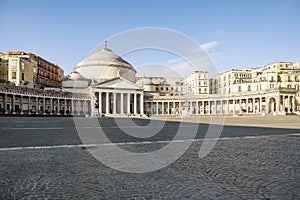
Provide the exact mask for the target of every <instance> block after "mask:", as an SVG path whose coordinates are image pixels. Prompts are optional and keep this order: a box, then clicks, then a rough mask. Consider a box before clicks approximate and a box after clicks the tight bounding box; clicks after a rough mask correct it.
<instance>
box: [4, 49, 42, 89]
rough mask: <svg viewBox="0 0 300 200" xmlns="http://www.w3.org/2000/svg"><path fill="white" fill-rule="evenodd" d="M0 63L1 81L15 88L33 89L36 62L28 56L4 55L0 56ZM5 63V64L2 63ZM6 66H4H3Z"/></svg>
mask: <svg viewBox="0 0 300 200" xmlns="http://www.w3.org/2000/svg"><path fill="white" fill-rule="evenodd" d="M0 58H1V60H3V62H2V65H1V66H2V68H0V69H1V74H2V75H1V76H6V78H4V79H3V80H4V81H6V82H11V83H13V84H14V85H16V86H22V87H28V88H35V86H36V85H35V83H36V76H37V62H36V61H34V60H32V59H30V57H29V56H28V55H22V54H20V55H15V54H13V53H6V54H2V55H1V56H0ZM4 61H5V62H4ZM5 64H6V65H5Z"/></svg>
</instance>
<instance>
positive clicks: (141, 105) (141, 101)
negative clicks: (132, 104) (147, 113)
mask: <svg viewBox="0 0 300 200" xmlns="http://www.w3.org/2000/svg"><path fill="white" fill-rule="evenodd" d="M140 113H141V115H143V114H144V94H142V93H141V94H140Z"/></svg>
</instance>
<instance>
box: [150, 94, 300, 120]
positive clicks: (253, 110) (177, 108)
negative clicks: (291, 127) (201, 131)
mask: <svg viewBox="0 0 300 200" xmlns="http://www.w3.org/2000/svg"><path fill="white" fill-rule="evenodd" d="M213 97H214V96H210V97H207V98H205V99H200V98H199V99H197V98H194V99H193V98H190V99H184V98H180V97H179V98H169V97H166V98H157V99H151V100H148V101H145V110H146V114H147V115H181V116H187V115H216V114H221V115H223V114H224V115H230V114H232V115H238V114H267V113H274V114H285V113H293V112H295V111H296V110H297V109H299V108H298V103H297V102H296V98H295V95H294V94H279V95H276V96H272V95H269V94H265V95H257V96H251V97H247V96H240V97H234V96H233V97H224V98H218V97H216V98H213Z"/></svg>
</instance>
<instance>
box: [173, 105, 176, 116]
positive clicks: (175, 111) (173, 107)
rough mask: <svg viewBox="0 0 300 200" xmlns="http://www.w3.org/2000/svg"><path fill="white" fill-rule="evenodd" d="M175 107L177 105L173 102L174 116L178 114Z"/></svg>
mask: <svg viewBox="0 0 300 200" xmlns="http://www.w3.org/2000/svg"><path fill="white" fill-rule="evenodd" d="M175 106H176V103H175V102H173V112H174V113H173V114H176V107H175Z"/></svg>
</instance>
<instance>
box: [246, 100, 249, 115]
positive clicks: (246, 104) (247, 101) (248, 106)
mask: <svg viewBox="0 0 300 200" xmlns="http://www.w3.org/2000/svg"><path fill="white" fill-rule="evenodd" d="M248 101H249V99H248V98H246V113H247V114H249V111H248V107H249V105H248Z"/></svg>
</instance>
